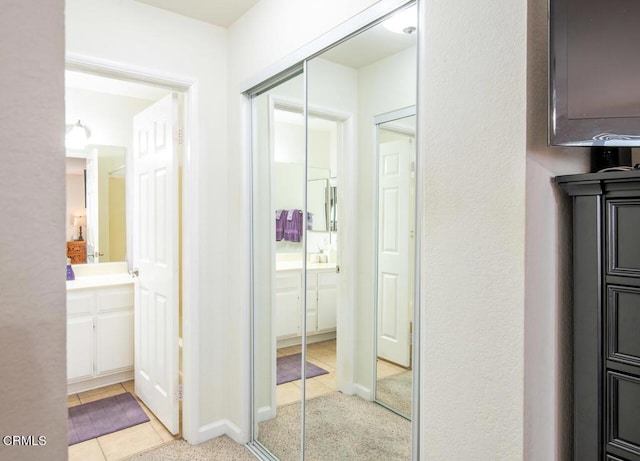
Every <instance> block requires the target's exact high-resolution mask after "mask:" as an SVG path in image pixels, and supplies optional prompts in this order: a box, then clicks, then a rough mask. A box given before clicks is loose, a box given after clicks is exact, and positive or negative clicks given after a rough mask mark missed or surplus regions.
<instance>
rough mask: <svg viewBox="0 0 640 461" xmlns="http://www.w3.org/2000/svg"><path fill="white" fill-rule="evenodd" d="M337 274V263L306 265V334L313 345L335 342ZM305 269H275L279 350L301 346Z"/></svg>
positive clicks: (283, 266) (286, 266) (281, 266)
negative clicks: (331, 340) (280, 348)
mask: <svg viewBox="0 0 640 461" xmlns="http://www.w3.org/2000/svg"><path fill="white" fill-rule="evenodd" d="M336 277H337V274H336V265H335V264H334V263H311V264H307V289H306V300H307V304H306V305H307V308H306V327H307V328H306V330H307V340H308V341H310V342H314V341H324V340H326V339H332V338H335V332H336V304H337V284H336V282H337V279H336ZM302 293H303V288H302V265H301V263H299V262H282V263H278V264H277V266H276V306H277V330H276V334H277V338H278V347H286V346H291V345H294V344H300V342H301V336H302V305H303V303H302Z"/></svg>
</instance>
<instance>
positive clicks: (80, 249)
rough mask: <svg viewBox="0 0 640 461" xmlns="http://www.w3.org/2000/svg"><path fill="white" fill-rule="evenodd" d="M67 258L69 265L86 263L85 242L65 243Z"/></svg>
mask: <svg viewBox="0 0 640 461" xmlns="http://www.w3.org/2000/svg"><path fill="white" fill-rule="evenodd" d="M67 258H71V264H84V263H86V262H87V241H86V240H75V241H73V242H67Z"/></svg>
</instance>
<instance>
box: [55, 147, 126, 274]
mask: <svg viewBox="0 0 640 461" xmlns="http://www.w3.org/2000/svg"><path fill="white" fill-rule="evenodd" d="M125 154H126V149H125V148H124V147H120V146H98V145H96V146H89V147H88V148H87V152H82V153H79V152H75V153H74V154H71V155H76V156H75V157H72V156H70V154H68V155H67V158H66V175H67V213H66V214H67V227H66V236H67V242H68V244H67V247H68V248H69V247H70V246H74V245H75V246H77V244H82V247H83V249H84V250H83V253H82V255H74V260H73V261H72V262H73V264H83V263H88V264H91V263H98V262H115V261H125V260H126V256H127V229H126V179H125V172H126V166H125ZM70 244H71V245H70ZM68 257H69V255H68Z"/></svg>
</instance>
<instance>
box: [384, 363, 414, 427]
mask: <svg viewBox="0 0 640 461" xmlns="http://www.w3.org/2000/svg"><path fill="white" fill-rule="evenodd" d="M412 385H413V373H412V372H411V371H405V372H402V373H400V374H397V375H393V376H388V377H386V378H382V379H381V380H379V381H378V384H377V388H376V399H377V400H378V401H379V402H382V403H384V404H386V405H389V406H390V407H391V408H393V409H395V410H396V411H397V412H398V413H401V414H403V415H406V416H407V417H411V394H412V392H411V391H412Z"/></svg>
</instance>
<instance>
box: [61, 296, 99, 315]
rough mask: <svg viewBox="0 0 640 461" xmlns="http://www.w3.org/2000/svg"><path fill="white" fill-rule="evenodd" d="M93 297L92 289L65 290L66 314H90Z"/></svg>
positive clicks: (93, 301)
mask: <svg viewBox="0 0 640 461" xmlns="http://www.w3.org/2000/svg"><path fill="white" fill-rule="evenodd" d="M94 303H95V297H94V296H93V291H92V290H88V291H82V290H78V291H67V315H78V314H91V313H92V312H93V306H94Z"/></svg>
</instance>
